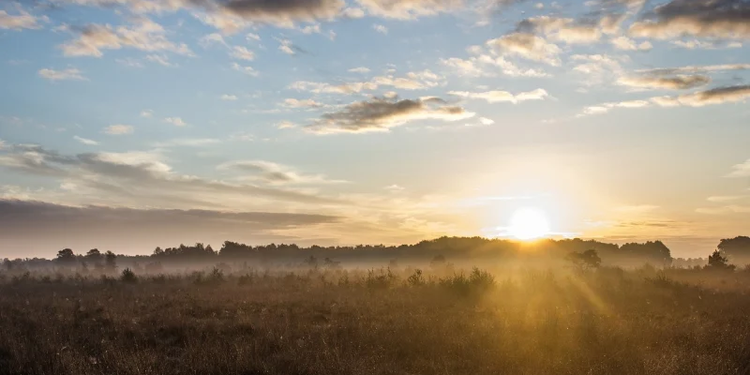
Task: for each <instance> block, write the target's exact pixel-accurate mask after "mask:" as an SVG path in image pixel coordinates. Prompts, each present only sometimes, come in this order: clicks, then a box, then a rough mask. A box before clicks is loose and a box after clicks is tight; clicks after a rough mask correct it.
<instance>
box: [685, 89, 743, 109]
mask: <svg viewBox="0 0 750 375" xmlns="http://www.w3.org/2000/svg"><path fill="white" fill-rule="evenodd" d="M747 98H750V85H743V86H729V87H718V88H715V89H711V90H706V91H699V92H696V93H693V94H689V95H684V96H681V97H680V102H683V103H685V104H687V105H691V106H694V107H700V106H704V105H710V104H722V103H728V102H738V101H742V100H745V99H747Z"/></svg>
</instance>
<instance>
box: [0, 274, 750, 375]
mask: <svg viewBox="0 0 750 375" xmlns="http://www.w3.org/2000/svg"><path fill="white" fill-rule="evenodd" d="M130 276H132V275H130ZM1 278H2V282H1V283H0V284H1V285H0V374H75V375H77V374H321V375H322V374H681V375H682V374H702V375H706V374H746V373H748V372H750V316H748V314H747V312H748V311H750V296H748V293H747V291H748V289H750V273H747V272H744V271H738V272H712V271H708V270H678V269H667V270H664V271H657V270H655V269H653V268H643V269H639V270H633V271H623V270H620V269H613V268H602V269H599V270H592V271H588V272H573V271H571V270H565V269H557V270H553V271H549V270H514V271H510V270H506V271H502V270H497V271H494V272H493V273H492V274H490V273H486V272H483V271H479V270H476V271H472V270H466V271H463V272H462V271H455V270H452V271H450V272H446V270H428V271H425V272H424V273H423V274H421V275H418V274H417V273H416V272H415V271H414V270H412V269H400V270H399V269H395V270H388V269H378V270H371V271H357V270H349V271H345V270H323V269H312V270H310V269H308V270H302V269H300V270H296V271H289V270H286V271H282V270H276V271H248V270H246V271H242V272H235V273H234V274H231V275H230V274H224V273H222V272H220V271H218V270H217V271H207V272H204V273H192V274H184V275H157V276H138V275H135V277H127V276H126V277H117V278H115V277H109V278H108V277H94V276H88V277H84V276H77V277H76V276H72V275H68V276H63V275H58V276H55V275H51V276H41V275H32V274H15V275H11V274H5V275H3V276H2V277H1Z"/></svg>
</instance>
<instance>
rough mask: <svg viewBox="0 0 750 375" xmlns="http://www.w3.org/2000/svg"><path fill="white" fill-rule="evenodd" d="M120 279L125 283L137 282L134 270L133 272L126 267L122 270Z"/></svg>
mask: <svg viewBox="0 0 750 375" xmlns="http://www.w3.org/2000/svg"><path fill="white" fill-rule="evenodd" d="M120 281H122V282H123V283H126V284H135V283H137V282H138V277H137V276H136V275H135V272H133V270H131V269H130V268H126V269H124V270H122V274H121V275H120Z"/></svg>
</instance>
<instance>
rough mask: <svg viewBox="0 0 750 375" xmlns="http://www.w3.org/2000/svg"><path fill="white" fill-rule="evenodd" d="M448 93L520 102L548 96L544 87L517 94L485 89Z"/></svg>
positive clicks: (465, 96)
mask: <svg viewBox="0 0 750 375" xmlns="http://www.w3.org/2000/svg"><path fill="white" fill-rule="evenodd" d="M448 94H449V95H454V96H460V97H463V98H469V99H481V100H485V101H487V102H488V103H501V102H508V103H513V104H516V103H520V102H525V101H528V100H542V99H545V98H547V97H549V94H548V93H547V91H546V90H544V89H536V90H533V91H528V92H522V93H518V94H512V93H510V92H507V91H487V92H468V91H450V92H448Z"/></svg>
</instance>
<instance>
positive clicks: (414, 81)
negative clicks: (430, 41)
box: [289, 70, 443, 94]
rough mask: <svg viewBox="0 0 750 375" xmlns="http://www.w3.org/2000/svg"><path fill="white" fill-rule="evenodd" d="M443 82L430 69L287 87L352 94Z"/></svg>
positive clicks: (404, 88) (411, 87)
mask: <svg viewBox="0 0 750 375" xmlns="http://www.w3.org/2000/svg"><path fill="white" fill-rule="evenodd" d="M442 83H443V77H441V76H439V75H437V74H435V73H434V72H432V71H430V70H423V71H419V72H409V73H407V74H406V76H404V77H396V76H393V75H385V76H377V77H373V78H372V79H371V80H369V81H367V82H347V83H340V84H330V83H324V82H311V81H297V82H294V83H292V84H291V85H290V86H289V88H290V89H293V90H297V91H309V92H313V93H316V94H320V93H326V94H354V93H359V92H362V91H374V90H377V89H378V88H379V87H383V86H386V87H395V88H398V89H403V90H424V89H427V88H431V87H436V86H439V85H440V84H442Z"/></svg>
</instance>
